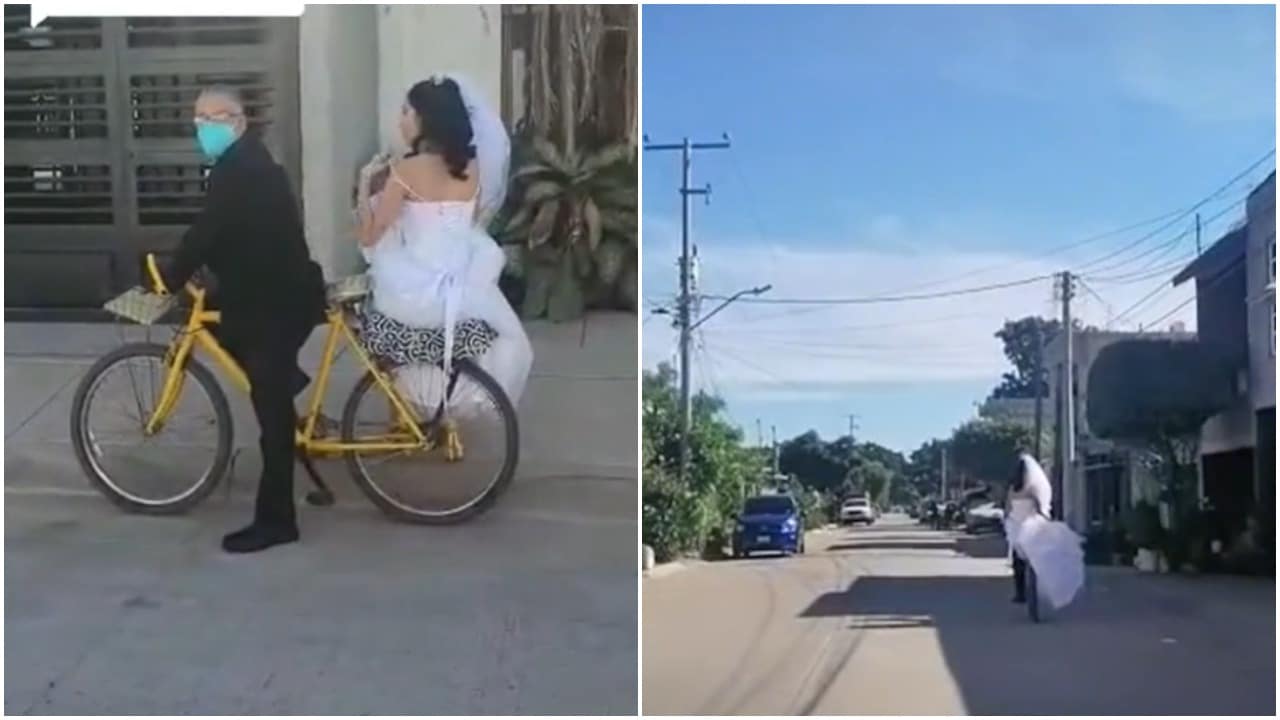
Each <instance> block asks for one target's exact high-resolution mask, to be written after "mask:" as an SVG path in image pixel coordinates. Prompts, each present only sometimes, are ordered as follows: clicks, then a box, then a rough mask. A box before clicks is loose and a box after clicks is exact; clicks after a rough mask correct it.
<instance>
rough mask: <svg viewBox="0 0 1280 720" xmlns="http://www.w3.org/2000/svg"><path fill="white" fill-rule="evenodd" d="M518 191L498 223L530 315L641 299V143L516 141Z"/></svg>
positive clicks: (628, 305)
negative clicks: (576, 147)
mask: <svg viewBox="0 0 1280 720" xmlns="http://www.w3.org/2000/svg"><path fill="white" fill-rule="evenodd" d="M515 162H516V170H515V173H514V174H513V176H512V185H513V187H512V193H511V195H510V197H509V201H508V204H507V206H506V207H504V208H503V211H502V212H501V213H499V215H498V217H497V218H495V221H494V223H493V225H492V227H493V229H494V233H495V236H496V237H497V238H498V239H499V242H501V243H502V244H504V245H506V246H508V247H509V248H511V249H512V250H513V252H509V253H508V261H509V267H510V271H511V272H512V273H515V274H517V275H519V276H520V277H521V278H522V279H523V281H524V283H523V284H524V294H523V302H522V308H521V314H522V315H524V317H525V318H529V319H533V318H541V317H547V318H549V319H551V320H553V321H557V322H558V321H564V320H571V319H573V318H576V317H579V316H581V315H582V313H583V311H584V310H585V309H586V308H588V307H598V308H621V309H629V310H634V309H635V308H636V306H637V304H638V298H637V292H638V273H639V266H638V260H637V246H638V243H637V238H638V229H637V223H636V207H637V204H636V158H635V148H634V147H633V146H632V145H630V144H628V143H615V144H611V145H607V146H605V147H602V148H599V149H596V150H594V151H591V152H585V153H578V152H574V151H568V152H563V151H562V150H561V149H560V148H558V147H556V145H555V144H554V143H552V142H551V141H550V140H547V139H546V138H542V137H532V138H527V139H525V140H523V141H521V142H519V143H518V144H517V148H516V152H515Z"/></svg>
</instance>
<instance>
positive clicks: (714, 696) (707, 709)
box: [698, 566, 778, 715]
mask: <svg viewBox="0 0 1280 720" xmlns="http://www.w3.org/2000/svg"><path fill="white" fill-rule="evenodd" d="M751 570H752V571H753V572H752V573H750V574H751V575H754V576H756V577H757V578H758V579H762V580H764V586H765V590H766V596H765V597H766V600H765V611H764V613H762V614H761V617H760V620H759V622H757V623H756V626H755V632H753V633H752V634H751V638H752V639H751V644H749V645H748V646H747V649H746V651H745V652H743V653H742V655H741V656H740V657H739V658H738V662H737V663H735V664H734V667H733V669H732V670H730V671H729V673H728V674H727V675H725V677H724V679H723V680H721V681H720V683H719V684H718V685H717V686H716V689H715V691H714V692H712V693H711V695H710V697H708V698H707V700H706V702H704V703H702V706H701V707H700V709H699V712H698V714H699V715H718V714H720V713H719V712H718V711H716V708H718V707H720V706H721V704H722V702H721V701H722V700H723V698H724V696H726V695H728V694H729V693H730V691H732V690H733V689H734V686H736V685H737V681H738V679H739V677H740V676H741V675H742V674H743V673H745V672H746V671H747V669H748V663H750V662H751V659H752V658H753V657H754V656H755V654H756V650H757V649H758V648H759V647H760V643H761V641H762V640H763V639H764V635H765V631H766V630H767V629H768V628H769V624H770V623H771V622H772V621H773V616H774V613H775V612H776V609H777V604H778V597H777V591H776V589H775V587H774V585H773V583H772V582H771V581H770V578H769V574H768V573H767V572H765V571H763V570H762V569H761V566H754V567H752V568H751Z"/></svg>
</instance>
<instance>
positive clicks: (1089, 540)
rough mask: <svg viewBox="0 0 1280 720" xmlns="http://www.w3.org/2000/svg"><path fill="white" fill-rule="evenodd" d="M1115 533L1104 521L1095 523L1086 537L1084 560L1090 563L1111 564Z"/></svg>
mask: <svg viewBox="0 0 1280 720" xmlns="http://www.w3.org/2000/svg"><path fill="white" fill-rule="evenodd" d="M1112 538H1113V534H1112V532H1111V531H1110V530H1108V529H1107V528H1106V527H1105V526H1104V525H1103V524H1102V523H1095V524H1094V525H1093V526H1092V527H1090V528H1089V532H1087V533H1085V537H1084V561H1085V562H1086V563H1088V564H1089V565H1110V564H1111V560H1112Z"/></svg>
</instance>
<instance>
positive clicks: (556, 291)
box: [547, 252, 586, 322]
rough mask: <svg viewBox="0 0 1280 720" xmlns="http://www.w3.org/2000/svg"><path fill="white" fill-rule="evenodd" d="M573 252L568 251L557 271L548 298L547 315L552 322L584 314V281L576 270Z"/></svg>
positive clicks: (571, 318)
mask: <svg viewBox="0 0 1280 720" xmlns="http://www.w3.org/2000/svg"><path fill="white" fill-rule="evenodd" d="M573 266H574V257H573V253H569V252H566V253H564V256H563V257H562V258H561V260H560V267H559V268H557V269H556V270H555V271H554V272H555V275H554V277H555V280H554V281H553V284H552V286H551V292H550V297H548V298H547V317H548V318H550V319H551V321H552V322H564V321H565V320H573V319H574V318H578V317H581V316H582V311H583V309H584V307H585V304H586V301H585V298H584V297H583V294H582V283H581V282H580V281H579V280H578V277H577V275H576V273H575V272H574V267H573Z"/></svg>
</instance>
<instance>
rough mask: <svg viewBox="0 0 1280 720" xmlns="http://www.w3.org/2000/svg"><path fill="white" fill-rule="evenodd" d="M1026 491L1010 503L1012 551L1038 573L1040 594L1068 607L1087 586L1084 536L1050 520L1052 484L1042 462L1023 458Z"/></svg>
mask: <svg viewBox="0 0 1280 720" xmlns="http://www.w3.org/2000/svg"><path fill="white" fill-rule="evenodd" d="M1021 463H1022V476H1023V492H1022V493H1021V495H1020V496H1015V497H1014V498H1012V499H1011V500H1010V503H1009V506H1010V507H1009V514H1008V516H1007V517H1006V519H1005V537H1006V538H1007V539H1008V542H1009V552H1010V554H1013V553H1016V554H1017V555H1018V557H1021V558H1023V559H1025V560H1026V561H1027V562H1028V563H1029V564H1030V565H1031V567H1032V568H1033V569H1034V570H1035V572H1036V586H1037V590H1038V592H1039V593H1040V596H1041V597H1043V598H1044V599H1045V600H1047V601H1048V602H1049V604H1050V605H1052V606H1053V607H1054V608H1062V607H1065V606H1066V605H1067V604H1068V603H1070V602H1071V601H1072V600H1073V599H1075V596H1076V594H1077V593H1078V592H1079V591H1080V589H1081V588H1082V587H1083V586H1084V551H1083V548H1082V546H1081V542H1082V539H1081V537H1080V536H1079V535H1077V534H1076V533H1075V531H1073V530H1072V529H1071V528H1070V527H1068V526H1067V524H1066V523H1063V522H1059V521H1056V520H1051V519H1050V517H1051V511H1052V506H1053V486H1052V485H1050V484H1049V478H1048V477H1047V476H1046V475H1045V473H1044V469H1043V468H1041V467H1040V463H1038V462H1036V461H1035V459H1034V458H1032V457H1031V456H1030V455H1023V456H1022V457H1021Z"/></svg>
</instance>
